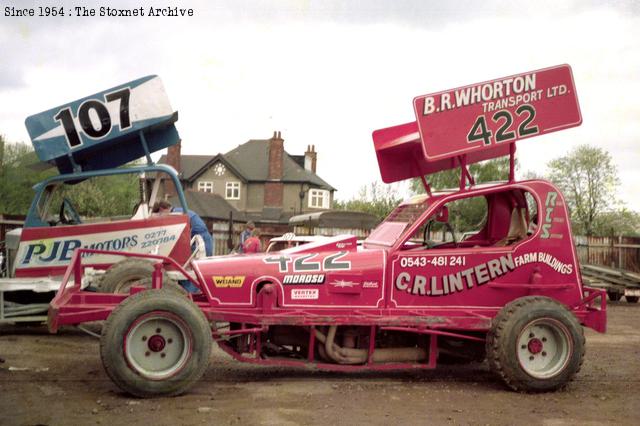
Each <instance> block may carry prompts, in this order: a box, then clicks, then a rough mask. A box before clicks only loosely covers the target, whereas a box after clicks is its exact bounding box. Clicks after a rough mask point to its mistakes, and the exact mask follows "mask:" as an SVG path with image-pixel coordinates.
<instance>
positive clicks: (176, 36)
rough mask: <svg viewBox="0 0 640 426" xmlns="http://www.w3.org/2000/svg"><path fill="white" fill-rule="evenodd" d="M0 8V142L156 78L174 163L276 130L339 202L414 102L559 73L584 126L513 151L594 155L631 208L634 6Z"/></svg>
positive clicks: (636, 47)
mask: <svg viewBox="0 0 640 426" xmlns="http://www.w3.org/2000/svg"><path fill="white" fill-rule="evenodd" d="M53 3H55V2H49V1H44V0H39V1H18V0H15V1H7V0H0V4H1V5H2V6H3V7H2V10H1V12H0V58H1V60H0V100H1V103H0V133H2V134H4V136H5V137H6V138H7V139H8V140H9V141H25V142H28V140H29V138H28V135H27V132H26V129H25V127H24V119H25V118H26V117H27V116H28V115H31V114H34V113H37V112H40V111H43V110H46V109H48V108H52V107H55V106H57V105H60V104H62V103H65V102H67V101H72V100H75V99H77V98H80V97H83V96H86V95H89V94H92V93H95V92H97V91H101V90H104V89H107V88H109V87H112V86H115V85H117V84H120V83H124V82H127V81H130V80H133V79H135V78H138V77H141V76H144V75H148V74H158V75H159V76H160V77H161V78H162V80H163V81H164V84H165V88H166V90H167V93H168V96H169V99H170V100H171V103H172V106H173V108H174V109H175V110H177V111H179V113H180V119H179V121H178V123H177V127H178V130H179V132H180V135H181V137H182V139H183V147H182V152H183V153H184V154H211V155H213V154H216V153H218V152H223V153H224V152H226V151H228V150H230V149H233V148H234V147H236V146H237V145H239V144H241V143H244V142H246V141H247V140H249V139H260V138H268V137H270V136H271V134H272V133H273V131H274V130H279V131H281V132H282V136H283V138H284V139H285V149H286V150H287V151H288V152H289V153H291V154H302V153H303V152H304V150H305V148H306V146H307V145H309V144H314V145H315V146H316V150H317V151H318V152H319V154H318V174H319V175H320V176H321V177H323V178H324V179H325V180H326V181H328V182H329V183H330V184H332V185H333V186H335V187H336V188H338V190H339V191H338V193H337V197H338V198H340V199H348V198H350V197H352V196H354V195H356V193H357V192H358V189H359V188H360V187H362V186H363V185H367V184H368V183H370V182H373V181H375V180H379V179H380V174H379V171H378V168H377V163H376V160H375V154H374V150H373V143H372V140H371V132H372V131H373V130H375V129H379V128H383V127H388V126H391V125H396V124H402V123H406V122H409V121H412V120H414V119H415V117H414V113H413V108H412V99H413V98H414V97H415V96H417V95H422V94H427V93H432V92H437V91H441V90H445V89H450V88H454V87H458V86H463V85H467V84H472V83H476V82H481V81H484V80H490V79H494V78H498V77H504V76H507V75H511V74H516V73H520V72H525V71H529V70H535V69H540V68H545V67H548V66H553V65H558V64H563V63H568V64H570V65H571V66H572V68H573V73H574V78H575V83H576V88H577V92H578V98H579V101H580V105H581V109H582V115H583V124H582V126H580V127H578V128H573V129H569V130H564V131H561V132H556V133H552V134H550V135H546V136H542V137H537V138H533V139H529V140H526V141H523V142H521V143H520V144H519V145H518V160H519V161H520V164H521V169H520V173H521V174H522V173H524V172H526V171H527V170H532V171H535V172H536V173H538V174H540V173H544V171H545V166H546V164H547V163H548V161H549V160H551V159H553V158H555V157H558V156H561V155H564V154H565V153H567V152H568V151H569V150H570V149H571V148H573V147H575V146H577V145H579V144H585V143H586V144H591V145H595V146H598V147H601V148H604V149H606V150H608V151H609V152H610V153H611V155H612V156H613V159H614V162H615V164H616V165H617V167H618V171H619V176H620V178H621V181H622V185H621V187H620V191H619V194H618V196H619V197H620V198H621V199H622V200H624V201H625V202H626V206H627V207H628V208H631V209H634V210H639V211H640V190H638V182H640V168H639V167H638V165H640V149H639V148H638V147H639V145H638V143H639V142H640V140H639V137H640V102H638V100H637V99H636V98H637V97H638V95H639V94H640V77H639V76H640V2H637V1H608V2H607V1H578V0H576V1H559V0H555V1H527V2H518V1H513V0H511V1H444V0H440V1H428V0H423V1H420V0H373V1H364V0H361V1H345V0H342V1H339V0H329V1H327V0H324V1H311V0H307V1H303V0H288V1H267V0H235V1H234V0H229V1H195V0H184V1H178V0H172V1H154V2H149V1H144V0H140V1H107V0H104V1H101V2H96V3H94V4H92V3H93V2H88V1H87V2H79V1H60V0H58V2H57V3H55V4H58V5H64V9H65V14H66V15H67V16H64V17H49V18H47V17H38V16H35V17H26V18H18V17H7V16H5V13H4V12H5V7H6V6H19V7H36V14H37V13H38V9H37V7H38V6H45V5H50V4H53ZM82 3H84V4H87V5H92V7H95V8H96V9H97V12H98V13H99V7H100V6H101V5H103V6H107V5H109V6H111V7H115V8H134V7H141V6H142V7H144V9H145V14H147V12H148V7H149V5H150V4H151V3H153V4H155V5H156V6H159V7H163V6H167V5H168V6H177V5H180V7H183V8H184V7H189V8H193V9H194V17H160V18H154V17H148V16H145V17H129V18H124V17H110V18H109V17H104V18H100V17H94V18H91V17H75V16H68V15H69V13H68V12H69V9H70V8H72V7H73V6H75V5H78V4H82Z"/></svg>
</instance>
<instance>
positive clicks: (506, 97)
mask: <svg viewBox="0 0 640 426" xmlns="http://www.w3.org/2000/svg"><path fill="white" fill-rule="evenodd" d="M414 109H415V113H416V118H417V120H416V121H414V122H411V123H406V124H402V125H399V126H394V127H388V128H385V129H380V130H376V131H374V132H373V141H374V146H375V149H376V155H377V157H378V165H379V167H380V173H381V175H382V180H383V181H384V182H387V183H390V182H396V181H400V180H404V179H409V178H413V177H417V176H421V175H428V174H431V173H436V172H439V171H442V170H447V169H451V168H455V167H458V166H459V165H460V159H461V156H464V157H465V158H464V160H465V162H466V164H472V163H476V162H478V161H483V160H488V159H491V158H497V157H502V156H505V155H509V152H510V145H511V144H512V143H515V142H516V141H517V140H520V139H525V138H530V137H533V136H538V135H542V134H546V133H550V132H554V131H557V130H562V129H566V128H570V127H575V126H579V125H580V124H581V123H582V116H581V114H580V106H579V104H578V98H577V94H576V90H575V85H574V83H573V75H572V73H571V68H570V67H569V65H560V66H557V67H552V68H546V69H542V70H537V71H530V72H526V73H522V74H517V75H513V76H509V77H504V78H500V79H496V80H492V81H486V82H483V83H478V84H473V85H470V86H465V87H460V88H456V89H452V90H447V91H443V92H438V93H433V94H430V95H425V96H418V97H416V98H415V99H414Z"/></svg>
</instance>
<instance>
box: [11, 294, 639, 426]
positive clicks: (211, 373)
mask: <svg viewBox="0 0 640 426" xmlns="http://www.w3.org/2000/svg"><path fill="white" fill-rule="evenodd" d="M609 306H610V309H609V332H608V333H607V334H604V335H602V334H597V333H595V332H593V331H591V330H587V331H586V333H585V334H586V338H587V348H586V351H587V354H586V358H585V362H584V365H583V367H582V370H581V371H580V373H579V374H578V377H577V378H576V380H575V381H573V382H572V383H571V384H570V385H569V386H568V387H567V388H566V389H565V390H563V391H559V392H554V393H548V394H539V395H528V394H520V393H515V392H512V391H510V390H507V388H506V387H505V386H504V385H503V384H502V383H501V382H500V381H499V380H498V379H497V378H495V377H494V376H492V375H491V374H489V372H488V369H487V365H486V364H471V365H467V366H463V367H459V366H445V367H439V368H438V369H436V370H434V371H426V372H425V371H422V372H417V371H411V372H389V373H379V372H375V373H373V372H368V373H350V374H344V373H327V372H315V371H307V370H305V369H294V368H276V367H256V366H251V365H248V364H240V363H238V362H235V361H233V360H231V359H230V358H229V357H228V356H226V355H225V354H223V353H222V352H221V351H220V350H218V349H217V348H216V349H214V354H213V357H212V359H211V365H210V367H209V369H208V370H207V371H206V373H205V375H204V378H203V379H202V380H200V381H199V382H198V384H197V385H196V386H194V387H193V388H192V389H191V391H190V392H189V393H188V394H186V395H183V396H180V397H175V398H163V399H146V400H142V399H135V398H132V397H129V396H127V395H125V394H123V393H122V392H120V391H119V389H118V388H117V387H116V386H115V385H114V384H113V383H112V382H111V381H110V380H109V379H108V377H107V376H106V374H105V372H104V370H103V368H102V365H101V363H100V355H99V341H98V339H96V338H93V337H90V336H88V335H86V334H84V333H81V332H78V331H77V330H74V329H71V328H66V329H63V330H62V331H61V332H60V334H59V335H56V336H52V335H49V334H47V331H46V328H45V327H44V326H8V325H5V326H0V358H2V360H3V361H4V362H1V363H0V425H68V424H102V425H119V424H127V425H134V424H153V425H154V426H156V425H158V426H159V425H171V426H176V425H196V424H199V425H200V424H223V425H228V424H229V425H234V424H237V425H246V424H251V425H297V424H303V425H304V424H309V425H315V424H318V425H343V424H344V425H359V424H373V425H377V424H380V425H383V424H404V425H410V424H456V425H457V424H470V425H511V424H528V425H538V424H540V425H565V424H566V425H570V424H582V425H589V424H593V425H601V424H616V425H618V424H629V425H632V424H638V420H637V411H638V406H639V405H640V327H638V324H640V305H629V304H627V303H625V302H618V303H615V302H614V303H611V304H610V305H609Z"/></svg>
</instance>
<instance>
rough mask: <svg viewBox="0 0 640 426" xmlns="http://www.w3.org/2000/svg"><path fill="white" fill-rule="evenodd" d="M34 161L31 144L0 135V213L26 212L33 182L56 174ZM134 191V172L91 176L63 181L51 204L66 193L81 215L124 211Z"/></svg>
mask: <svg viewBox="0 0 640 426" xmlns="http://www.w3.org/2000/svg"><path fill="white" fill-rule="evenodd" d="M38 161H39V160H38V158H37V156H36V154H35V152H34V151H33V148H32V147H31V146H29V145H27V144H24V143H7V142H6V140H5V138H4V137H2V136H1V135H0V200H1V201H0V214H1V213H4V214H22V215H24V214H26V213H27V211H28V210H29V206H30V205H31V200H32V199H33V196H34V194H35V193H34V191H33V189H32V187H33V185H35V184H36V183H38V182H40V181H42V180H44V179H46V178H48V177H50V176H53V175H54V174H56V172H55V169H53V168H50V169H48V170H46V171H38V170H36V168H34V165H35V164H37V163H38ZM138 191H139V187H138V177H137V176H136V175H119V176H109V177H101V178H94V179H89V180H86V181H83V182H81V183H78V184H76V185H65V187H64V189H63V190H62V191H60V193H59V198H60V199H59V200H54V204H53V205H54V206H59V205H60V203H61V202H62V197H68V198H69V199H70V200H72V202H73V205H74V207H75V208H76V210H77V211H78V213H79V214H80V215H81V216H85V217H100V216H116V215H124V214H129V213H131V212H132V211H133V207H134V206H135V205H136V203H137V202H138V199H139V195H138V194H139V193H138ZM56 202H57V204H55V203H56Z"/></svg>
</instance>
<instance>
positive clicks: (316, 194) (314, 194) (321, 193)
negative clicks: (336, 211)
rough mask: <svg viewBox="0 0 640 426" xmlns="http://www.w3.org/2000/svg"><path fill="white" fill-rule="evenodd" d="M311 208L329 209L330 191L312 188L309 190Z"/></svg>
mask: <svg viewBox="0 0 640 426" xmlns="http://www.w3.org/2000/svg"><path fill="white" fill-rule="evenodd" d="M309 208H312V209H328V208H329V191H327V190H326V189H310V190H309Z"/></svg>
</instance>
